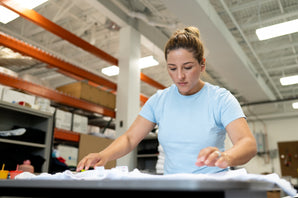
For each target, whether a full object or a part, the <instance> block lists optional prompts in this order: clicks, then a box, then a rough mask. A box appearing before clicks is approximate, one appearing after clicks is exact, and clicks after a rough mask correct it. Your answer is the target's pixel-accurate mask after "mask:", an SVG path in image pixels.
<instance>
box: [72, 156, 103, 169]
mask: <svg viewBox="0 0 298 198" xmlns="http://www.w3.org/2000/svg"><path fill="white" fill-rule="evenodd" d="M106 162H107V160H105V158H104V156H103V155H102V154H101V153H90V154H88V155H87V156H85V157H84V158H83V159H82V160H81V161H80V162H79V164H78V165H77V171H80V170H82V169H85V170H88V169H89V168H90V167H95V166H104V165H105V164H106Z"/></svg>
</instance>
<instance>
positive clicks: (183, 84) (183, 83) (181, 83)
mask: <svg viewBox="0 0 298 198" xmlns="http://www.w3.org/2000/svg"><path fill="white" fill-rule="evenodd" d="M186 84H187V82H178V85H179V86H185V85H186Z"/></svg>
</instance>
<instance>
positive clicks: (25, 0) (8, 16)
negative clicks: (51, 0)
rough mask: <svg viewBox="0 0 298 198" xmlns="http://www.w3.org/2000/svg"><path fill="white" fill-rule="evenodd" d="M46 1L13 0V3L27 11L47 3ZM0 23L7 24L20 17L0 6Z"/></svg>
mask: <svg viewBox="0 0 298 198" xmlns="http://www.w3.org/2000/svg"><path fill="white" fill-rule="evenodd" d="M47 1H48V0H14V2H16V3H18V4H19V5H20V6H22V7H25V8H28V9H33V8H36V7H37V6H39V5H41V4H43V3H45V2H47ZM0 13H1V15H0V22H1V23H4V24H7V23H9V22H10V21H13V20H15V19H16V18H18V17H19V16H20V15H18V14H17V13H15V12H13V11H11V10H9V9H7V8H5V7H3V6H0Z"/></svg>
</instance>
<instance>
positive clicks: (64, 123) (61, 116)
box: [55, 109, 72, 131]
mask: <svg viewBox="0 0 298 198" xmlns="http://www.w3.org/2000/svg"><path fill="white" fill-rule="evenodd" d="M71 118H72V113H70V112H66V111H63V110H60V109H57V110H56V116H55V127H57V128H59V129H65V130H69V131H70V130H71Z"/></svg>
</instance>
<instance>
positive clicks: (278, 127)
mask: <svg viewBox="0 0 298 198" xmlns="http://www.w3.org/2000/svg"><path fill="white" fill-rule="evenodd" d="M248 124H249V126H250V129H251V130H252V131H253V132H254V133H255V132H263V133H264V132H265V130H266V129H267V134H268V146H269V150H271V151H272V150H278V146H277V143H278V142H282V141H297V140H298V117H288V118H279V119H271V120H263V122H261V121H248ZM244 167H245V168H246V170H247V171H248V172H249V173H257V174H260V173H263V172H269V173H271V172H275V173H277V174H278V175H280V176H281V170H280V162H279V154H278V151H277V154H276V155H275V157H274V158H271V159H270V161H267V160H265V156H256V157H254V158H253V159H252V160H251V161H250V162H248V163H247V164H246V165H244Z"/></svg>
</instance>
